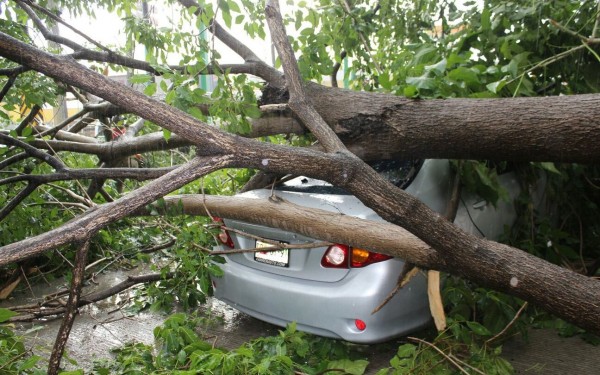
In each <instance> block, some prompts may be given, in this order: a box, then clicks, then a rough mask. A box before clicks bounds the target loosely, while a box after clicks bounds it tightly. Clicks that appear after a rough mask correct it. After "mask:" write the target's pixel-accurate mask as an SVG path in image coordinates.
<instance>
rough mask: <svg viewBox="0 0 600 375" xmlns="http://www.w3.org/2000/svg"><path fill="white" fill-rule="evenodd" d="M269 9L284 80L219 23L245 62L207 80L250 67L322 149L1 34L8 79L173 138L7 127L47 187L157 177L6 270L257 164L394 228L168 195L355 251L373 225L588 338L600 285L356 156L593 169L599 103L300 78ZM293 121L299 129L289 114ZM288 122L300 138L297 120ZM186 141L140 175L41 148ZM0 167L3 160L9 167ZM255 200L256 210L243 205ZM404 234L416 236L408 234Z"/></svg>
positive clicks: (94, 207)
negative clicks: (78, 96) (338, 196)
mask: <svg viewBox="0 0 600 375" xmlns="http://www.w3.org/2000/svg"><path fill="white" fill-rule="evenodd" d="M17 3H19V4H20V6H21V7H22V8H23V9H25V10H28V9H29V8H28V7H29V5H28V4H29V3H28V2H20V1H19V2H17ZM180 3H181V4H182V5H183V6H186V7H192V8H190V10H191V11H193V12H194V13H195V15H196V16H197V17H200V18H201V17H203V16H206V14H205V13H202V12H200V11H198V8H197V7H196V4H195V3H193V2H189V1H180ZM29 11H31V9H29ZM265 12H266V15H267V21H268V23H269V26H270V29H271V35H272V39H273V43H274V44H275V46H276V48H277V50H278V53H279V57H280V59H281V62H282V65H283V70H284V72H285V75H283V74H282V73H280V72H278V71H277V70H275V69H274V68H272V67H270V66H268V65H266V64H265V63H264V62H262V61H260V59H258V57H257V56H256V55H255V54H254V53H253V52H252V51H251V50H250V49H248V48H247V47H246V46H244V45H243V44H241V43H239V42H237V41H236V40H235V39H233V37H232V36H231V35H229V34H228V33H226V32H225V30H224V29H223V28H222V27H221V26H220V25H219V24H218V23H217V22H216V21H214V20H211V23H210V25H211V27H210V30H211V31H212V32H213V33H214V35H215V36H216V37H217V38H219V39H221V40H222V41H224V43H225V44H227V45H228V46H229V47H230V48H232V49H233V50H234V51H235V52H237V53H238V54H239V55H240V56H241V57H242V58H243V59H244V61H245V63H244V64H239V65H236V66H233V67H225V66H216V65H215V66H211V67H205V71H204V72H205V73H208V72H213V73H215V72H219V71H228V72H230V73H241V72H252V73H253V74H255V75H256V76H258V77H260V78H262V79H264V80H265V81H266V82H268V84H269V88H267V89H265V91H264V92H263V99H262V100H263V102H264V103H265V104H281V103H284V104H285V106H284V107H283V111H282V112H277V113H283V115H282V116H284V117H285V120H284V121H283V122H284V123H285V124H286V127H285V128H284V129H285V130H284V131H289V130H290V129H291V128H290V127H289V126H290V124H292V122H295V123H296V124H297V123H300V124H302V126H303V127H304V129H306V131H308V132H310V133H311V134H312V136H314V137H315V138H316V139H317V140H318V143H319V148H320V149H318V150H317V149H314V148H300V147H290V146H285V145H278V144H272V143H268V142H262V141H260V140H255V139H251V138H247V137H242V136H239V135H235V134H231V133H227V132H224V131H222V130H220V129H218V128H217V127H215V126H212V125H209V124H208V123H206V122H203V121H200V120H199V119H198V118H196V117H198V116H196V117H194V116H191V115H190V114H188V113H185V112H183V111H181V110H179V109H177V108H175V107H174V106H171V105H168V104H165V103H164V102H161V101H158V100H156V99H153V98H152V97H149V96H147V95H145V94H143V93H141V92H139V91H137V90H134V89H133V88H131V87H128V86H126V85H123V84H120V83H118V82H115V81H112V80H110V79H109V78H107V77H106V76H104V75H102V74H100V73H96V72H94V71H92V70H90V69H88V68H87V67H85V66H84V65H82V64H81V63H79V62H78V61H77V60H76V59H80V58H90V59H94V60H96V61H108V62H112V63H122V64H123V66H126V67H132V66H133V65H135V67H136V68H137V69H144V70H146V71H148V72H152V73H156V74H160V73H161V72H162V71H159V70H157V69H156V68H155V67H152V66H150V65H148V64H143V63H139V64H138V63H137V62H136V61H134V60H131V59H125V58H123V57H122V56H119V55H117V54H114V53H110V52H109V53H105V54H102V55H99V54H93V53H92V52H91V51H90V50H88V49H86V48H84V47H82V46H80V45H77V44H74V43H66V42H64V41H63V43H64V44H65V45H66V46H68V47H69V48H71V49H73V50H74V52H73V53H72V54H69V55H62V56H60V55H55V54H51V53H47V52H44V51H42V50H41V49H39V48H37V47H35V46H33V45H32V44H28V43H25V42H23V41H20V40H19V39H17V38H14V37H12V36H10V35H8V34H7V33H0V56H2V57H4V58H5V59H7V60H9V61H12V62H14V63H15V64H18V66H13V67H12V68H11V69H9V70H6V71H3V74H6V75H9V76H10V77H12V76H14V77H18V76H19V74H21V73H22V72H24V71H36V72H39V73H41V74H43V75H44V76H46V77H50V78H52V79H54V80H56V81H58V82H61V83H62V84H64V85H67V86H68V87H72V88H77V89H78V90H81V91H82V92H85V93H89V94H93V95H94V96H96V97H99V98H101V99H103V100H105V101H107V102H110V103H112V104H113V105H115V106H117V107H118V108H119V109H120V111H122V112H123V113H128V114H131V115H135V116H139V117H140V118H143V119H145V120H147V121H151V122H152V123H154V124H156V125H158V126H159V127H160V128H162V129H164V130H165V131H168V132H169V136H168V137H166V136H165V137H160V136H156V135H150V136H140V137H137V139H136V138H134V139H132V140H125V141H124V142H123V143H119V142H113V143H110V144H109V145H107V144H106V143H102V144H95V143H94V142H87V141H81V142H77V141H74V140H73V139H72V138H71V139H69V140H67V138H64V139H65V140H63V141H61V140H60V138H59V137H58V136H57V139H59V140H43V139H41V138H40V139H36V140H29V141H27V142H25V140H23V139H19V138H18V135H19V134H16V135H15V134H12V135H9V134H5V133H3V134H2V137H1V138H0V140H1V141H2V143H3V144H6V145H10V146H11V147H15V148H21V149H22V150H23V152H24V153H25V154H26V156H27V157H31V158H34V159H36V160H37V161H38V162H39V163H47V164H48V165H50V166H51V167H52V168H53V169H54V170H55V174H54V178H55V179H54V180H57V179H59V178H64V179H86V180H89V179H105V178H137V179H140V180H142V179H153V180H152V181H150V182H148V183H147V184H146V185H144V186H143V187H140V188H138V189H136V190H134V191H132V192H129V193H128V194H126V195H124V196H123V197H121V198H119V199H116V200H114V201H112V202H110V201H109V202H106V203H102V204H96V203H93V202H90V203H89V207H90V209H88V210H87V211H86V212H85V213H83V214H81V215H78V216H77V217H75V218H73V219H72V220H70V221H68V222H66V223H65V224H63V225H61V226H59V227H57V228H55V229H52V230H49V231H47V232H45V233H43V234H39V235H36V236H32V237H30V238H27V239H23V240H21V241H18V242H14V243H11V244H8V245H5V246H3V247H1V248H0V266H5V265H8V264H11V263H14V262H18V261H22V260H24V259H28V258H30V257H33V256H36V255H39V254H43V253H45V252H47V251H50V250H54V249H60V248H61V247H63V246H66V245H69V244H76V245H78V246H79V248H80V250H79V252H84V251H87V247H88V245H87V243H88V242H89V241H90V239H91V238H92V237H93V236H94V235H95V234H97V233H98V232H99V231H100V230H101V229H102V228H104V227H106V226H107V225H109V224H111V223H115V222H117V221H118V220H121V219H123V218H126V217H128V216H129V215H132V214H133V213H135V212H139V211H140V210H142V209H143V208H144V207H145V206H147V205H148V204H151V203H152V202H154V201H156V200H157V199H159V198H162V197H165V196H166V195H167V194H169V193H171V192H173V191H175V190H177V189H179V188H180V187H182V186H184V185H185V184H187V183H190V182H192V181H195V180H197V179H199V178H201V177H202V176H205V175H207V174H208V173H211V172H213V171H217V170H220V169H223V168H251V169H255V170H260V171H262V172H264V173H267V174H270V175H285V174H289V173H291V174H295V175H305V176H309V177H313V178H317V179H321V180H325V181H328V182H330V183H332V184H333V185H336V186H339V187H342V188H344V189H346V190H347V191H349V192H351V193H352V194H354V195H355V196H356V197H358V198H359V199H360V200H361V201H362V202H363V203H364V204H365V205H367V206H369V207H370V208H372V209H373V210H374V211H376V212H377V213H378V214H379V215H380V216H381V217H382V218H383V219H385V220H386V221H387V222H389V223H390V224H382V223H379V224H375V223H361V222H360V221H359V220H357V219H351V218H345V217H340V218H339V220H344V221H347V222H348V225H350V226H351V228H353V229H352V230H353V231H354V230H356V233H354V234H351V233H348V231H347V230H344V228H343V226H341V225H339V224H338V225H336V224H333V222H332V221H328V220H325V219H326V218H327V217H328V216H327V214H324V213H322V212H313V211H311V210H307V209H303V208H299V207H291V206H290V204H289V203H285V202H278V201H270V202H262V201H261V202H248V201H242V202H240V201H239V200H237V199H234V198H219V197H173V198H167V200H169V199H175V200H177V201H181V202H182V203H183V207H184V212H188V213H193V214H205V211H202V210H205V209H206V208H207V207H208V208H209V210H210V212H211V213H213V214H218V215H220V216H223V217H230V218H238V219H241V220H245V221H249V222H254V223H260V224H265V225H268V226H273V227H279V228H282V229H286V230H291V231H295V232H298V233H303V234H306V235H308V236H310V237H314V238H319V239H323V240H331V241H334V240H335V241H338V240H343V242H347V243H349V244H351V245H364V244H365V243H364V241H365V240H364V238H366V237H364V236H360V237H359V236H356V234H358V233H360V234H363V233H371V234H372V233H375V231H379V232H377V233H379V234H378V235H376V236H374V238H378V239H380V240H381V242H380V243H378V242H376V241H374V240H369V245H370V247H371V248H373V249H376V250H378V251H380V252H382V253H386V254H390V255H396V256H402V257H403V258H405V259H407V260H409V261H410V262H412V263H414V264H416V265H418V266H420V267H424V268H433V269H440V270H444V271H447V272H450V273H452V274H455V275H459V276H461V277H464V278H466V279H469V280H472V281H474V282H476V283H478V284H481V285H485V286H488V287H491V288H494V289H496V290H500V291H505V292H507V293H509V294H512V295H515V296H518V297H520V298H522V299H524V300H526V301H529V302H531V303H533V304H535V305H537V306H540V307H542V308H544V309H546V310H547V311H549V312H551V313H553V314H556V315H557V316H559V317H562V318H564V319H566V320H568V321H571V322H574V323H575V324H577V325H579V326H580V327H582V328H585V329H587V330H590V331H591V332H595V333H600V303H599V302H598V301H600V284H598V281H597V280H595V279H594V278H590V277H588V276H584V275H581V274H578V273H576V272H573V271H572V270H569V269H567V268H564V267H560V266H557V265H554V264H551V263H549V262H547V261H545V260H542V259H540V258H538V257H535V256H533V255H530V254H528V253H526V252H524V251H522V250H520V249H517V248H514V247H510V246H507V245H503V244H500V243H496V242H493V241H488V240H486V239H481V238H477V237H475V236H473V235H470V234H467V233H465V232H464V231H462V230H460V229H459V228H457V227H456V226H454V225H453V224H452V223H450V222H449V221H447V220H445V219H444V218H443V217H442V216H440V215H439V214H437V213H435V212H433V211H432V210H430V209H429V208H428V207H427V206H425V205H424V204H423V203H421V202H420V201H418V200H417V199H415V198H414V197H412V196H410V195H408V194H406V193H405V192H403V191H402V190H400V189H398V188H396V187H395V186H393V185H392V184H390V183H389V182H387V181H386V180H385V179H383V178H382V177H381V176H379V175H378V174H377V173H376V172H375V171H373V170H372V169H371V168H370V167H369V166H368V165H367V164H365V163H364V162H363V161H362V160H361V159H367V160H373V159H386V158H464V159H472V158H478V159H496V160H513V161H561V162H579V163H595V162H597V161H598V160H600V155H599V153H600V151H599V149H598V147H596V145H597V144H598V141H600V106H599V105H598V104H599V102H600V95H598V94H592V95H574V96H556V97H531V98H510V99H508V98H507V99H485V100H484V99H448V100H441V99H437V100H434V99H418V98H416V99H414V98H413V99H409V98H400V97H398V96H395V95H390V94H377V93H370V92H354V91H350V90H343V89H338V88H326V87H323V86H320V85H317V84H313V83H305V82H304V81H303V80H302V77H301V74H300V71H299V68H298V65H297V61H296V59H295V57H294V51H293V50H292V47H291V45H290V43H289V40H288V38H287V36H286V34H285V28H284V24H283V21H282V19H281V16H280V14H279V8H278V4H277V2H270V3H269V4H268V5H267V7H266V11H265ZM595 31H596V30H594V32H595ZM49 39H55V40H58V39H57V38H49ZM587 43H588V44H590V45H595V43H597V38H595V37H593V38H591V39H590V40H588V41H587ZM134 63H135V64H134ZM180 68H181V69H182V70H183V71H185V70H186V69H187V70H191V68H190V67H189V66H187V67H186V66H183V67H180ZM196 73H197V72H196ZM196 73H193V74H196ZM380 79H381V78H380ZM11 86H12V84H11V83H10V82H7V83H6V84H5V88H6V90H3V91H8V90H10V88H11ZM269 90H270V91H269ZM266 109H267V108H265V111H266ZM192 113H193V114H194V113H195V112H192ZM292 117H293V121H291V120H290V118H292ZM257 123H259V122H257ZM291 126H292V127H293V128H294V129H296V130H298V127H297V125H294V124H292V125H291ZM171 133H173V134H174V135H175V136H173V138H171V137H170V134H171ZM59 134H62V133H57V135H59ZM170 139H172V140H173V143H172V144H169V143H170ZM189 144H191V145H193V146H194V147H195V148H196V156H195V157H194V158H193V159H192V160H190V161H189V162H187V163H185V164H183V165H181V166H177V167H176V168H171V169H153V170H144V171H143V172H142V171H136V170H131V169H123V170H121V169H113V170H110V173H106V171H100V172H94V173H91V172H88V173H82V172H81V171H78V170H74V169H70V168H68V167H66V166H65V165H64V164H63V163H61V162H60V161H59V160H58V159H56V158H55V157H54V156H53V155H52V153H46V152H44V151H42V150H45V149H48V150H52V149H54V148H55V149H56V150H71V151H78V152H84V153H86V152H89V153H92V154H96V155H99V156H101V158H102V159H106V160H110V159H114V158H122V157H124V156H126V155H131V154H134V153H137V152H139V151H141V150H143V151H150V150H158V149H163V148H165V147H175V146H181V145H189ZM69 147H71V148H69ZM5 163H6V165H9V164H10V161H9V162H5ZM51 176H52V174H49V176H48V178H49V179H48V180H44V179H43V178H42V177H38V176H35V175H24V176H19V177H18V179H14V180H10V179H6V180H3V181H1V182H2V183H4V184H7V183H14V182H16V181H17V180H19V181H27V183H28V185H27V186H26V187H25V188H23V190H22V191H21V193H20V194H18V195H17V196H16V197H15V199H14V201H13V204H11V205H10V207H9V208H10V209H8V210H6V212H5V214H9V213H10V211H12V210H13V209H14V208H15V207H16V206H17V205H18V203H20V202H21V201H22V200H23V199H24V198H25V197H27V195H29V194H30V193H31V191H32V190H34V189H35V188H37V187H38V186H39V185H41V184H45V183H48V182H49V181H54V180H52V178H51ZM91 198H94V197H93V196H92V197H91ZM283 205H286V209H285V210H282V209H281V208H280V207H281V206H283ZM250 206H252V209H251V210H248V209H244V210H240V209H239V208H240V207H245V208H247V207H250ZM249 212H252V214H250V213H249ZM319 218H321V219H322V220H325V221H321V223H322V225H314V223H315V222H319V221H318V220H319ZM339 220H336V221H337V222H339ZM336 221H334V222H336ZM309 223H313V224H312V225H309ZM402 228H405V229H406V230H407V231H408V232H410V233H412V235H411V234H409V233H405V232H404V230H403V229H402ZM400 233H401V234H400ZM413 235H414V236H413ZM397 236H401V238H403V241H406V242H402V243H401V244H400V245H399V244H398V243H396V241H397V240H398V237H397ZM404 244H405V245H404ZM401 245H402V246H401ZM83 249H85V250H83ZM80 258H85V256H82V257H80ZM72 295H73V298H72V299H73V300H74V301H77V300H78V298H77V296H78V293H77V291H76V290H74V291H73V292H72ZM67 334H68V333H67ZM56 363H59V362H56ZM55 366H58V364H56V365H55Z"/></svg>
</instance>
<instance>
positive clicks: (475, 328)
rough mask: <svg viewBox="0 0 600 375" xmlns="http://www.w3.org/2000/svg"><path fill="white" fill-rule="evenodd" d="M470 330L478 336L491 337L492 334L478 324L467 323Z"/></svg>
mask: <svg viewBox="0 0 600 375" xmlns="http://www.w3.org/2000/svg"><path fill="white" fill-rule="evenodd" d="M467 326H468V327H469V329H470V330H471V331H472V332H473V333H474V334H476V335H478V336H490V335H491V334H492V333H491V332H490V331H489V330H488V329H487V328H485V327H484V326H483V325H481V324H479V323H477V322H467Z"/></svg>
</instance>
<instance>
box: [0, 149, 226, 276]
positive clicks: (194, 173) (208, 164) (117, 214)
mask: <svg viewBox="0 0 600 375" xmlns="http://www.w3.org/2000/svg"><path fill="white" fill-rule="evenodd" d="M232 160H233V159H232V158H231V157H230V156H229V155H222V156H218V157H206V158H199V157H196V158H194V159H193V160H191V161H190V162H188V163H186V164H184V165H183V166H181V167H179V168H177V169H176V170H174V171H172V172H169V173H168V174H166V175H164V176H162V177H160V178H158V179H156V180H154V181H152V182H150V183H148V184H147V185H144V186H143V187H141V188H139V189H138V190H136V191H135V192H132V193H130V194H128V195H126V196H124V197H123V198H120V199H118V200H116V201H114V202H111V203H106V204H103V205H101V206H98V207H96V208H93V209H91V210H89V211H88V212H86V213H85V214H83V215H80V216H78V217H77V218H75V219H73V220H71V221H69V222H67V223H65V224H63V225H62V226H60V227H58V228H56V229H53V230H51V231H48V232H46V233H44V234H41V235H38V236H35V237H30V238H27V239H25V240H22V241H19V242H15V243H12V244H10V245H6V246H3V247H0V266H3V265H6V264H10V263H13V262H15V261H16V260H21V259H24V258H28V257H32V256H34V255H37V254H40V253H43V252H45V251H47V250H50V249H55V248H57V247H60V246H63V245H66V244H69V243H72V242H77V241H81V240H82V239H83V238H86V237H88V236H91V235H93V234H94V233H96V232H97V231H98V230H100V229H101V228H103V227H104V226H106V225H108V224H110V223H112V222H114V221H116V220H119V219H121V218H123V217H125V216H127V215H128V214H129V213H130V212H132V211H134V210H137V209H140V208H141V207H143V206H145V205H147V204H149V203H152V202H154V201H155V200H157V199H158V198H161V197H163V196H164V195H166V194H168V193H169V192H171V191H173V190H175V189H177V188H179V187H180V186H183V185H185V184H186V183H189V182H191V181H193V180H195V179H197V178H199V177H201V176H203V175H205V174H207V173H210V172H213V171H215V170H218V169H222V168H226V167H229V166H230V165H231V163H232Z"/></svg>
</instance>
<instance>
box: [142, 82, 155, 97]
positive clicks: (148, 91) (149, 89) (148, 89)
mask: <svg viewBox="0 0 600 375" xmlns="http://www.w3.org/2000/svg"><path fill="white" fill-rule="evenodd" d="M144 94H146V95H148V96H152V95H154V94H156V83H154V82H152V83H151V84H149V85H148V86H146V87H145V88H144Z"/></svg>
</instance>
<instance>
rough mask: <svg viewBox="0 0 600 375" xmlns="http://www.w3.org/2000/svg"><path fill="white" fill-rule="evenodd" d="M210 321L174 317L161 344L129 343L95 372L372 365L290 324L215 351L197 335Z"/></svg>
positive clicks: (350, 370)
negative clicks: (240, 344) (275, 332)
mask: <svg viewBox="0 0 600 375" xmlns="http://www.w3.org/2000/svg"><path fill="white" fill-rule="evenodd" d="M209 323H210V321H207V320H206V319H205V318H202V317H197V316H190V315H184V314H174V315H172V316H170V317H169V318H168V319H167V320H166V321H165V322H164V323H163V325H162V326H160V327H157V328H155V329H154V338H155V341H156V345H155V346H154V347H153V346H150V345H143V344H136V343H132V344H127V345H125V346H124V347H122V348H120V349H118V350H116V351H115V353H116V359H115V361H113V362H108V363H106V362H105V363H97V364H96V366H95V367H94V374H109V373H128V374H159V373H164V372H168V373H171V374H198V373H202V374H277V375H279V374H293V373H297V372H302V373H305V374H319V373H324V371H325V370H327V369H337V370H336V371H343V373H347V374H362V373H364V371H365V368H366V366H367V364H368V362H367V361H365V360H362V359H351V358H350V357H352V353H351V350H350V349H351V347H350V346H348V345H347V344H344V343H342V342H339V341H334V340H326V339H322V338H319V337H315V336H311V335H308V334H305V333H302V332H299V331H297V330H296V328H295V325H294V324H290V325H289V326H288V327H287V328H286V329H285V330H284V331H280V333H279V335H278V336H272V337H263V338H259V339H256V340H252V341H250V342H248V343H246V344H243V345H242V346H240V347H239V348H237V349H234V350H231V351H228V350H225V349H221V348H217V347H214V345H213V344H211V343H209V342H206V341H204V340H203V339H202V337H201V336H200V335H199V334H198V333H197V331H198V329H199V328H201V327H202V326H204V325H206V324H209Z"/></svg>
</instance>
